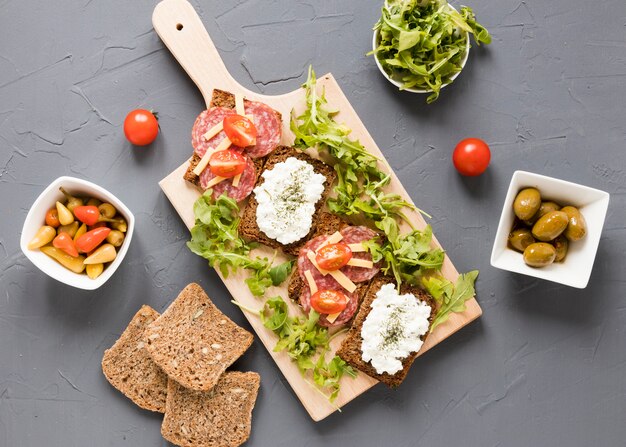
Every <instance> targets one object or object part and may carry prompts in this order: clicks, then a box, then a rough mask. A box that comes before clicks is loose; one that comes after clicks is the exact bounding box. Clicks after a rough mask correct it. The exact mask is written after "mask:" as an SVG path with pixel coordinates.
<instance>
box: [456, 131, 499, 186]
mask: <svg viewBox="0 0 626 447" xmlns="http://www.w3.org/2000/svg"><path fill="white" fill-rule="evenodd" d="M490 160H491V151H490V150H489V146H487V143H485V142H484V141H483V140H481V139H478V138H466V139H464V140H461V141H459V144H457V145H456V147H455V148H454V153H453V154H452V162H453V163H454V167H455V168H456V170H457V171H459V172H460V173H461V174H463V175H467V176H471V177H473V176H476V175H480V174H482V173H483V172H485V170H486V169H487V166H489V161H490Z"/></svg>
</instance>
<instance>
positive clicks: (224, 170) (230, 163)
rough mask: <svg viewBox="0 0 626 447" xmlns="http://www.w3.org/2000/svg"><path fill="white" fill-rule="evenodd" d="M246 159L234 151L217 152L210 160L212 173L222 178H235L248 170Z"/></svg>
mask: <svg viewBox="0 0 626 447" xmlns="http://www.w3.org/2000/svg"><path fill="white" fill-rule="evenodd" d="M246 164H247V163H246V157H244V156H243V155H241V154H240V153H239V152H237V151H234V150H232V149H226V150H224V151H217V152H213V154H211V158H209V168H210V169H211V172H212V173H213V174H215V175H219V176H220V177H226V178H229V177H234V176H236V175H239V174H241V173H242V172H243V171H244V170H245V169H246Z"/></svg>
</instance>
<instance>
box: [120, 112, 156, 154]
mask: <svg viewBox="0 0 626 447" xmlns="http://www.w3.org/2000/svg"><path fill="white" fill-rule="evenodd" d="M158 133H159V122H158V121H157V119H156V117H155V116H154V114H153V113H152V112H151V111H149V110H145V109H136V110H133V111H131V112H130V113H129V114H128V115H126V119H125V120H124V135H126V139H127V140H128V141H130V142H131V143H132V144H134V145H135V146H146V145H147V144H150V143H152V142H153V141H154V139H155V138H156V137H157V134H158Z"/></svg>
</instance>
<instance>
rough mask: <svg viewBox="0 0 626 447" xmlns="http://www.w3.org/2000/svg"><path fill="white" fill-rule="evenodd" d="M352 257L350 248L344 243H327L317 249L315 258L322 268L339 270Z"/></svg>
mask: <svg viewBox="0 0 626 447" xmlns="http://www.w3.org/2000/svg"><path fill="white" fill-rule="evenodd" d="M350 259H352V250H350V247H348V246H347V245H346V244H343V243H341V242H339V243H338V244H328V245H325V246H323V247H322V248H320V249H319V250H317V254H316V255H315V260H316V261H317V264H318V265H319V266H320V267H321V268H323V269H324V270H339V269H340V268H341V267H343V266H344V265H346V264H347V263H348V262H349V261H350Z"/></svg>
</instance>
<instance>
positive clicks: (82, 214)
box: [74, 205, 100, 225]
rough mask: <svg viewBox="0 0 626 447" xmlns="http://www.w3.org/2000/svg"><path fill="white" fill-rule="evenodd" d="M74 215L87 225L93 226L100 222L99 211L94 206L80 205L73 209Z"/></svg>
mask: <svg viewBox="0 0 626 447" xmlns="http://www.w3.org/2000/svg"><path fill="white" fill-rule="evenodd" d="M74 215H75V216H76V218H77V219H78V220H80V221H81V222H82V223H84V224H87V225H95V224H96V223H97V222H98V220H100V210H99V209H98V207H97V206H94V205H82V206H77V207H76V208H74Z"/></svg>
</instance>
